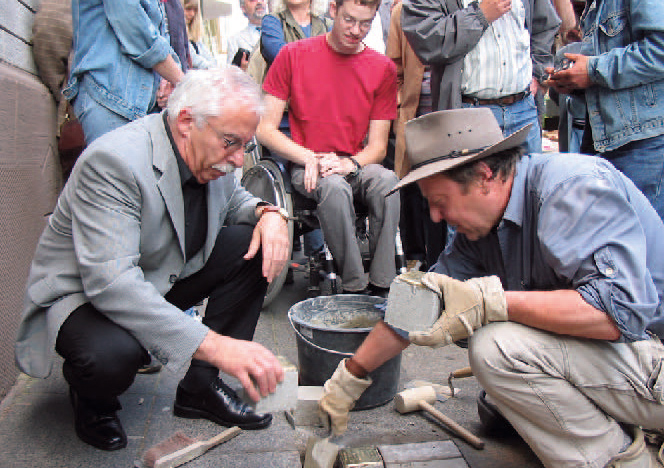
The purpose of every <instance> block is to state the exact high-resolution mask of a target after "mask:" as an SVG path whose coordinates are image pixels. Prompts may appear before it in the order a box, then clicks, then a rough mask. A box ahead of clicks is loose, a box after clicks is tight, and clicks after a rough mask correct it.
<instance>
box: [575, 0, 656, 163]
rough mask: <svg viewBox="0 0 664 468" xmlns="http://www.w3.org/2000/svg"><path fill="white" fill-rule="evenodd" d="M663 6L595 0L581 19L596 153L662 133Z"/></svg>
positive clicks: (642, 0) (645, 0) (646, 0)
mask: <svg viewBox="0 0 664 468" xmlns="http://www.w3.org/2000/svg"><path fill="white" fill-rule="evenodd" d="M663 19H664V2H662V0H594V1H593V2H592V3H591V4H590V5H589V6H588V7H587V8H586V11H585V12H584V14H583V16H582V18H581V24H582V29H583V46H582V49H581V53H582V54H583V55H587V56H589V59H588V75H589V77H590V80H591V81H592V82H593V83H594V84H595V86H591V87H590V88H587V89H586V93H585V94H586V102H587V105H588V114H589V116H590V125H591V127H592V133H593V140H594V144H595V149H596V150H597V151H599V152H606V151H610V150H614V149H616V148H619V147H621V146H623V145H624V144H626V143H629V142H630V141H635V140H642V139H645V138H650V137H654V136H657V135H660V134H663V133H664V20H663Z"/></svg>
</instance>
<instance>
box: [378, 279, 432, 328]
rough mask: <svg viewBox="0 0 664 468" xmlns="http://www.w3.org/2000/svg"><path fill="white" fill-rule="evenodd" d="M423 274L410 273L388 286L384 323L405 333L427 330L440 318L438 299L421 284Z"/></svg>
mask: <svg viewBox="0 0 664 468" xmlns="http://www.w3.org/2000/svg"><path fill="white" fill-rule="evenodd" d="M423 274H424V273H423V272H421V271H411V272H408V273H404V274H402V275H399V276H397V277H396V278H395V279H394V281H392V284H391V285H390V293H389V295H388V297H387V310H386V311H385V322H387V323H388V324H389V325H391V326H393V327H395V328H400V329H401V330H405V331H407V332H412V331H420V330H426V329H428V328H429V327H430V326H431V325H432V324H433V323H434V322H435V321H436V319H438V317H439V316H440V298H439V297H438V295H437V294H436V293H434V292H433V291H432V290H431V289H429V288H427V287H426V286H423V285H422V284H421V278H422V275H423Z"/></svg>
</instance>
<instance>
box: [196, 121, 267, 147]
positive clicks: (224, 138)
mask: <svg viewBox="0 0 664 468" xmlns="http://www.w3.org/2000/svg"><path fill="white" fill-rule="evenodd" d="M205 123H206V124H207V125H208V127H210V128H211V129H212V131H213V132H214V134H215V136H216V137H217V140H219V141H221V142H223V145H224V149H231V148H233V147H235V146H237V147H238V148H239V147H241V146H243V143H242V138H240V137H238V136H235V135H230V134H228V133H222V132H220V131H219V130H217V129H216V128H214V127H213V126H212V125H210V122H208V121H207V120H206V121H205ZM255 147H256V145H255V144H254V143H253V142H251V141H249V142H247V143H244V152H245V153H251V152H252V151H253V150H254V148H255Z"/></svg>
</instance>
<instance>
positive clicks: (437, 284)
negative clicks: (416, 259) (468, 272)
mask: <svg viewBox="0 0 664 468" xmlns="http://www.w3.org/2000/svg"><path fill="white" fill-rule="evenodd" d="M422 284H424V285H425V286H427V287H428V288H430V289H431V290H432V291H434V292H436V293H437V294H438V295H440V299H441V301H440V303H441V307H442V308H443V310H442V312H441V314H440V318H439V319H438V320H437V321H436V322H435V323H434V324H433V325H432V326H431V328H430V329H429V330H426V331H417V332H410V333H409V335H408V338H409V339H410V342H411V343H413V344H416V345H420V346H430V347H432V348H437V347H439V346H446V345H448V344H450V343H453V342H455V341H458V340H461V339H463V338H468V337H469V336H471V335H472V334H473V331H475V330H477V329H478V328H480V327H481V326H483V325H486V324H487V323H489V322H500V321H506V320H507V302H506V300H505V293H504V291H503V287H502V285H501V284H500V279H498V277H497V276H484V277H482V278H471V279H469V280H466V281H459V280H456V279H454V278H450V277H449V276H445V275H441V274H439V273H433V272H430V273H426V274H425V275H424V276H423V277H422Z"/></svg>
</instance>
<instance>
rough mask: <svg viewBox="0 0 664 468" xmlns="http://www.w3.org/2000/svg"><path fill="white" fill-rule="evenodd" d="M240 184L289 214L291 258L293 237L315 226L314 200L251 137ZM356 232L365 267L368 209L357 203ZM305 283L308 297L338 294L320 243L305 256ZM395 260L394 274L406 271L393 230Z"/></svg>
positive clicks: (277, 286)
mask: <svg viewBox="0 0 664 468" xmlns="http://www.w3.org/2000/svg"><path fill="white" fill-rule="evenodd" d="M242 169H243V170H242V181H241V183H242V186H243V187H244V188H245V189H246V190H247V191H249V192H250V193H251V194H252V195H254V196H256V197H259V198H262V199H263V200H265V201H267V202H270V203H272V204H273V205H276V206H279V207H281V208H285V209H286V211H288V213H289V214H290V216H291V217H293V220H290V221H288V237H289V243H290V249H289V252H288V254H289V258H292V253H293V252H292V251H293V244H294V240H295V239H299V237H300V236H301V235H302V234H304V233H306V232H309V231H311V230H313V229H317V228H318V227H319V223H318V218H317V216H316V208H317V205H316V202H315V201H314V200H313V199H311V198H307V197H305V196H304V195H302V194H300V193H299V192H297V191H296V190H295V189H293V187H292V185H291V184H290V177H289V173H288V171H287V169H286V163H285V162H284V161H283V160H281V158H275V157H272V156H271V155H270V156H268V155H263V151H262V148H261V146H260V145H259V144H258V142H257V141H256V139H255V137H254V139H253V140H252V142H251V144H250V145H247V149H246V151H245V158H244V165H243V168H242ZM355 213H356V220H355V225H356V235H357V239H358V243H359V246H360V251H361V253H362V259H363V262H364V263H365V267H366V266H367V265H368V263H369V262H370V261H371V259H370V256H369V245H368V244H369V242H368V237H367V230H368V211H367V208H366V207H364V206H363V205H361V204H359V203H358V202H356V203H355ZM307 260H308V262H307V263H308V275H309V284H308V288H307V293H308V295H309V297H315V296H319V295H327V294H338V293H341V284H340V280H339V279H338V276H337V272H336V268H335V265H334V259H333V258H332V255H331V253H330V251H329V249H328V248H327V245H326V244H325V243H324V244H323V248H322V251H320V252H317V253H314V254H312V255H309V257H308V259H307ZM395 262H396V265H397V274H399V273H405V272H406V260H405V256H404V253H403V248H402V245H401V237H400V235H399V232H398V231H397V235H396V252H395ZM291 268H293V265H292V264H291V265H289V267H288V268H284V270H283V271H282V272H281V273H280V274H279V276H278V277H277V278H275V279H274V280H273V281H272V283H270V285H269V286H268V289H267V292H266V294H265V299H264V301H263V305H264V306H265V305H268V304H269V303H270V302H272V300H274V298H275V297H276V296H277V295H278V294H279V292H280V291H281V288H282V287H283V285H284V283H285V281H286V278H287V276H288V274H289V270H290V269H291Z"/></svg>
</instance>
